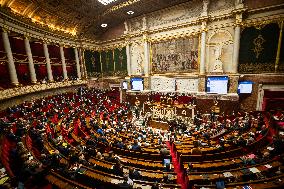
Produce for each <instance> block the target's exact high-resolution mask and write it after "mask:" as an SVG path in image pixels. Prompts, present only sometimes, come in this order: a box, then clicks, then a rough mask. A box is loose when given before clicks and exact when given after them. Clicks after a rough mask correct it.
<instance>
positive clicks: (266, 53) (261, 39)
mask: <svg viewBox="0 0 284 189" xmlns="http://www.w3.org/2000/svg"><path fill="white" fill-rule="evenodd" d="M279 31H280V28H279V25H278V24H276V23H272V24H268V25H266V26H264V27H262V28H258V29H257V28H255V27H249V28H245V29H244V30H243V31H242V34H241V41H240V57H239V72H240V73H265V72H274V71H275V62H276V54H277V47H278V40H279ZM282 44H283V43H282ZM281 48H283V45H282V47H281ZM282 52H283V51H282ZM278 71H284V69H283V58H280V62H279V68H278Z"/></svg>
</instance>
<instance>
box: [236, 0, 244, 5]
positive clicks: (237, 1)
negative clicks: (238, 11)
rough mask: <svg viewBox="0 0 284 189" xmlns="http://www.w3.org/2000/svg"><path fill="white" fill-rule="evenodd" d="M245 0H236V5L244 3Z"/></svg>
mask: <svg viewBox="0 0 284 189" xmlns="http://www.w3.org/2000/svg"><path fill="white" fill-rule="evenodd" d="M243 3H244V0H236V5H239V4H243Z"/></svg>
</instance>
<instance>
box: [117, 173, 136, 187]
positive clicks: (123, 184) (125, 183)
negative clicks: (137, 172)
mask: <svg viewBox="0 0 284 189" xmlns="http://www.w3.org/2000/svg"><path fill="white" fill-rule="evenodd" d="M128 181H129V179H128V176H127V175H124V176H123V182H122V183H119V184H118V186H119V188H123V189H132V188H133V186H132V185H131V184H129V182H128Z"/></svg>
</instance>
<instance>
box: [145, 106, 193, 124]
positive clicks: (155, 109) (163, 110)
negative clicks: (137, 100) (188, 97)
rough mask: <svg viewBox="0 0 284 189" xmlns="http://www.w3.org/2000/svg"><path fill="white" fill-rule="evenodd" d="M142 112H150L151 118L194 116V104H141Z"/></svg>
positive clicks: (168, 118)
mask: <svg viewBox="0 0 284 189" xmlns="http://www.w3.org/2000/svg"><path fill="white" fill-rule="evenodd" d="M143 111H144V113H147V112H149V113H151V114H152V119H161V120H163V119H167V120H170V119H175V118H176V117H178V116H181V117H189V118H191V119H193V118H194V115H195V106H190V105H185V104H172V105H166V104H160V103H152V104H143Z"/></svg>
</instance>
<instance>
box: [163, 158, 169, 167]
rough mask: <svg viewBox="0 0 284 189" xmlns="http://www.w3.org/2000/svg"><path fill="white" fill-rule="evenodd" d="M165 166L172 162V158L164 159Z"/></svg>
mask: <svg viewBox="0 0 284 189" xmlns="http://www.w3.org/2000/svg"><path fill="white" fill-rule="evenodd" d="M163 163H164V166H165V167H166V165H167V164H171V160H170V159H164V162H163Z"/></svg>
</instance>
